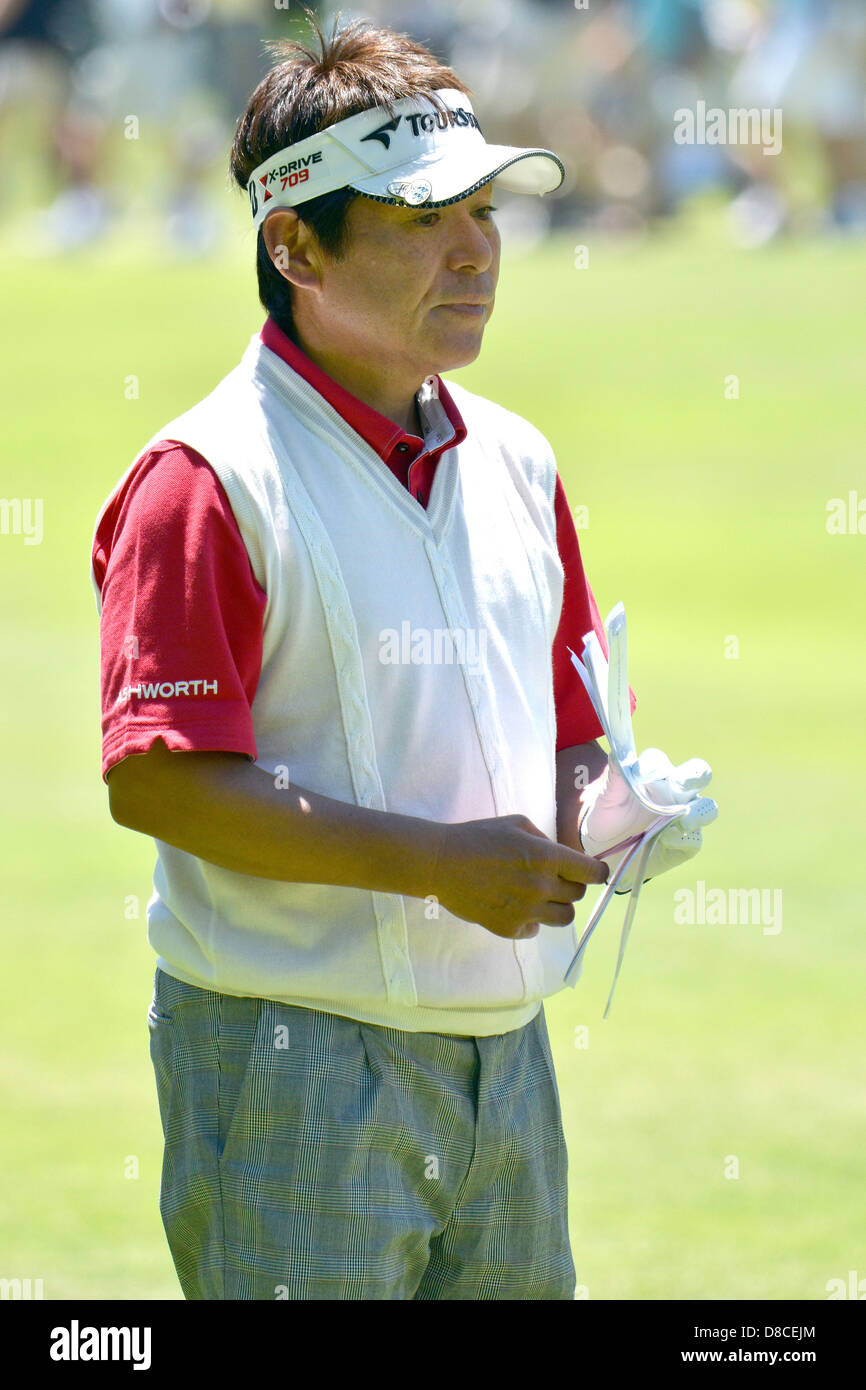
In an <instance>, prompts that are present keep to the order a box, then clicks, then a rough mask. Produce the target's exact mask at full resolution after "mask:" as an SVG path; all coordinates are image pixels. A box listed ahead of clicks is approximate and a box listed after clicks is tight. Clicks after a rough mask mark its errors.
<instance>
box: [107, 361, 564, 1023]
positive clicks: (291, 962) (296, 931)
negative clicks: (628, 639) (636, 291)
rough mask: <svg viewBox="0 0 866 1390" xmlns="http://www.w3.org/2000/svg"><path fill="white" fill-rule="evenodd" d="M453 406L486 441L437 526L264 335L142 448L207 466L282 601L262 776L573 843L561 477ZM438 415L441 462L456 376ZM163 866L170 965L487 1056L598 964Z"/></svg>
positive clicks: (267, 680) (494, 408)
mask: <svg viewBox="0 0 866 1390" xmlns="http://www.w3.org/2000/svg"><path fill="white" fill-rule="evenodd" d="M448 389H449V391H450V392H451V393H452V394H453V397H454V400H455V402H456V404H457V406H458V408H459V410H460V412H461V414H462V415H463V418H464V421H465V423H466V427H467V438H466V440H465V442H464V443H463V444H461V445H460V446H459V447H458V448H454V449H450V450H448V451H446V452H445V453H443V454H442V455H441V457H440V460H439V463H438V465H437V469H436V474H435V479H434V483H433V487H432V491H431V495H430V499H429V504H428V507H427V509H426V510H425V509H424V508H423V507H422V506H421V505H420V503H418V502H417V501H416V500H415V498H413V497H412V496H411V494H410V493H409V492H408V491H407V489H406V488H404V487H403V486H402V485H401V484H400V483H399V482H398V480H397V479H396V478H395V477H394V476H393V474H392V473H391V471H390V469H389V468H388V467H387V465H386V464H385V463H384V462H383V461H382V459H381V458H380V457H379V456H378V455H377V454H376V452H375V451H374V450H373V449H372V448H371V447H370V446H369V445H368V444H366V443H365V442H364V440H362V439H361V437H360V436H359V435H358V434H357V433H356V432H355V431H354V430H353V429H352V428H351V427H350V426H349V425H348V424H346V422H345V421H344V420H343V419H342V418H341V417H340V415H339V414H338V413H337V412H336V411H335V410H334V409H333V408H332V407H331V406H330V405H328V403H327V402H326V401H325V400H324V399H323V398H322V397H321V396H320V395H319V393H318V392H317V391H316V390H315V389H314V388H313V387H312V386H309V385H308V384H307V383H306V382H305V381H304V380H303V378H301V377H300V376H298V374H297V373H296V372H294V371H293V370H292V369H291V368H290V367H289V366H288V365H287V364H286V363H285V362H283V360H282V359H281V358H280V357H278V356H277V355H276V354H275V353H273V352H271V351H270V350H269V349H268V348H266V347H265V346H264V344H263V343H262V342H261V340H260V338H259V337H258V335H254V336H253V338H252V339H251V340H250V343H249V346H248V347H247V349H246V351H245V352H244V354H243V357H242V359H241V361H240V363H239V364H238V366H237V367H235V368H234V370H233V371H231V372H229V373H228V375H227V376H226V377H224V378H223V380H222V381H221V382H220V383H219V384H218V385H217V386H216V388H215V389H214V390H213V391H212V392H211V393H210V395H208V396H206V397H205V398H204V399H203V400H202V401H200V402H199V403H198V404H197V405H194V406H193V407H192V408H191V409H190V410H188V411H186V412H185V413H184V414H182V415H180V416H178V417H177V418H176V419H175V420H172V421H171V422H170V423H169V424H167V425H164V426H163V427H162V428H161V429H160V430H159V431H158V432H157V433H156V434H154V435H153V436H152V438H151V440H150V441H148V445H145V446H144V449H146V448H148V447H149V445H150V444H153V443H155V442H156V441H157V440H158V439H175V440H178V441H180V442H182V443H185V444H187V445H190V446H191V447H192V448H194V449H196V450H198V451H199V452H200V453H201V454H202V455H203V456H204V457H205V458H206V459H207V460H208V462H209V463H210V465H211V467H212V468H213V469H214V471H215V473H216V475H217V477H218V478H219V479H220V482H221V483H222V485H223V487H224V488H225V490H226V493H227V494H228V498H229V501H230V503H231V506H232V509H233V512H234V515H235V517H236V519H237V523H238V526H239V528H240V532H241V535H242V537H243V540H244V543H245V545H246V547H247V550H248V552H249V556H250V561H251V564H252V568H253V572H254V574H255V576H256V579H257V580H258V582H259V584H260V585H261V586H262V588H263V589H264V591H265V593H266V595H267V606H266V608H265V613H264V645H263V654H262V670H261V678H260V681H259V684H258V688H257V691H256V695H255V699H254V701H253V705H252V718H253V725H254V731H255V738H256V746H257V751H258V757H257V759H256V764H257V766H259V767H261V768H264V769H266V770H267V771H268V772H269V773H271V774H273V775H274V776H275V777H280V776H281V777H282V778H283V781H285V779H286V777H288V779H289V780H290V781H291V783H293V784H298V785H300V786H302V787H309V788H310V789H311V790H313V791H316V792H319V793H321V794H323V795H325V796H330V797H334V798H336V799H337V800H340V801H346V802H352V803H354V804H356V805H359V806H368V807H375V808H376V809H379V810H383V811H394V812H399V813H402V814H405V815H411V816H420V817H424V818H426V819H430V820H436V821H448V822H454V821H466V820H474V819H480V818H484V817H489V816H504V815H509V814H511V813H517V812H521V813H523V814H525V815H527V816H529V817H530V819H531V820H532V821H533V822H534V823H535V824H536V825H537V826H538V827H539V829H541V830H542V831H544V833H545V834H546V835H549V836H550V837H551V838H552V839H555V838H556V786H555V770H556V769H555V749H556V717H555V710H554V701H553V663H552V647H553V641H554V637H555V635H556V629H557V626H558V623H559V616H560V609H561V605H562V592H563V570H562V565H561V562H560V559H559V554H558V551H557V544H556V523H555V514H554V489H555V485H556V463H555V460H554V457H553V454H552V451H551V448H550V445H549V444H548V442H547V440H546V439H545V438H544V436H543V435H541V434H540V433H539V432H538V430H536V429H535V428H534V427H533V426H532V425H530V424H529V423H528V422H527V421H526V420H523V419H521V418H520V416H517V415H514V414H512V413H511V412H510V411H507V410H504V409H503V408H502V407H500V406H498V405H495V404H493V403H492V402H490V401H487V400H484V399H483V398H482V397H480V396H476V395H474V394H472V393H470V392H469V391H466V390H465V389H464V388H462V387H460V386H457V385H453V384H452V383H451V382H450V381H449V382H448ZM419 408H420V409H421V411H422V414H423V417H424V420H425V429H426V431H427V438H428V443H429V442H430V440H431V437H433V438H435V436H436V433H437V430H438V432H439V433H440V437H447V432H448V422H447V418H446V417H445V413H444V410H443V407H442V406H441V405H440V403H439V401H438V398H437V396H436V382H435V378H431V379H429V381H428V382H427V383H425V386H424V387H423V388H422V390H421V393H420V394H419ZM144 449H143V450H142V451H141V452H140V453H139V455H138V456H137V459H138V458H140V457H141V453H143V452H144ZM137 459H136V460H134V462H133V465H130V467H133V466H134V463H135V462H137ZM124 476H126V475H124ZM122 481H123V479H121V482H120V483H118V484H117V487H120V485H121V483H122ZM116 490H117V488H115V491H116ZM112 496H113V493H112ZM108 500H110V499H107V501H106V503H105V504H104V505H105V506H107V504H108ZM103 510H104V508H103ZM97 524H98V523H97ZM94 587H96V584H95V579H94ZM97 606H98V607H99V606H100V600H99V593H98V590H97ZM156 846H157V852H158V859H157V864H156V869H155V873H154V894H153V896H152V898H151V900H150V902H149V904H148V910H147V921H148V940H149V941H150V944H151V945H152V946H153V948H154V949H155V951H156V952H157V956H158V964H159V965H160V967H161V968H162V969H163V970H165V971H167V972H168V973H169V974H171V975H174V976H177V977H178V978H179V979H181V980H185V981H186V982H188V983H190V984H194V985H199V986H201V987H203V988H205V989H213V990H218V991H220V992H222V993H225V994H230V995H254V996H260V997H264V998H269V999H276V1000H280V1001H283V1002H285V1003H288V1004H296V1005H301V1006H304V1007H307V1008H315V1009H321V1010H326V1011H328V1012H331V1013H338V1014H343V1015H347V1016H349V1017H351V1018H356V1019H359V1020H361V1021H362V1022H368V1023H374V1024H379V1025H384V1026H390V1027H393V1028H401V1029H408V1030H411V1031H420V1032H438V1033H456V1034H460V1035H463V1036H473V1035H478V1036H487V1035H490V1034H494V1033H504V1032H508V1031H510V1030H512V1029H515V1028H519V1027H522V1026H523V1025H524V1024H526V1023H527V1022H529V1021H530V1019H532V1018H533V1017H534V1016H535V1014H536V1013H537V1012H538V1009H539V1007H540V1001H541V1000H542V998H544V997H546V996H548V995H551V994H555V993H557V992H558V991H559V990H560V989H562V988H564V985H563V975H564V973H565V970H566V968H567V966H568V963H569V961H570V960H571V958H572V956H573V954H574V952H575V950H576V948H577V932H576V924H573V925H572V926H570V927H566V928H561V927H548V926H542V927H541V928H540V930H539V933H538V935H537V936H536V937H534V938H532V939H529V940H525V941H510V940H505V939H504V938H500V937H497V936H494V935H493V933H492V932H489V931H487V930H486V929H485V928H484V927H481V926H479V925H478V924H477V923H473V922H466V921H463V920H462V919H461V918H458V917H455V916H453V915H452V914H451V913H449V912H448V911H446V910H445V908H444V907H442V906H440V905H439V904H437V903H435V902H433V901H428V900H425V899H422V898H409V897H404V896H401V895H399V894H391V893H384V892H369V891H367V890H365V889H359V888H345V887H332V886H328V885H323V884H313V883H286V882H278V881H276V880H270V879H262V878H258V877H253V876H250V875H246V874H241V873H235V872H232V871H230V870H227V869H222V868H218V867H217V866H216V865H213V864H210V863H208V862H207V861H205V860H203V859H199V858H197V857H195V856H193V855H191V854H187V853H186V852H184V851H182V850H179V849H176V848H174V847H173V846H171V845H168V844H165V843H163V842H162V841H160V840H157V841H156Z"/></svg>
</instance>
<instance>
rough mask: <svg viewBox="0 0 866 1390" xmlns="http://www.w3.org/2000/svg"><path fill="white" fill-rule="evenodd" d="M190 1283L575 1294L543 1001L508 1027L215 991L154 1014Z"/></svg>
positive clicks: (320, 1290)
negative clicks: (341, 1010) (396, 1021)
mask: <svg viewBox="0 0 866 1390" xmlns="http://www.w3.org/2000/svg"><path fill="white" fill-rule="evenodd" d="M148 1028H149V1032H150V1053H151V1059H152V1061H153V1066H154V1071H155V1074H156V1083H157V1093H158V1097H159V1107H160V1117H161V1120H162V1128H163V1134H164V1136H165V1153H164V1161H163V1169H162V1183H161V1189H160V1212H161V1214H162V1219H163V1223H164V1226H165V1231H166V1235H167V1238H168V1244H169V1248H170V1250H171V1255H172V1259H173V1260H174V1265H175V1269H176V1270H177V1275H178V1279H179V1280H180V1285H181V1289H182V1290H183V1293H184V1296H185V1297H186V1298H187V1299H275V1300H279V1299H292V1300H297V1299H415V1298H417V1299H435V1298H446V1299H466V1300H468V1299H471V1300H480V1299H573V1298H574V1293H575V1287H576V1281H575V1270H574V1265H573V1262H572V1257H571V1250H570V1247H569V1240H568V1212H567V1206H568V1180H567V1170H568V1158H567V1153H566V1147H565V1138H564V1135H563V1130H562V1121H561V1114H560V1106H559V1091H558V1087H557V1083H556V1077H555V1074H554V1069H553V1060H552V1057H551V1053H550V1043H549V1039H548V1035H547V1025H546V1020H545V1017H544V1008H543V1006H542V1007H541V1008H540V1009H539V1012H538V1013H537V1014H536V1016H535V1018H534V1019H532V1020H531V1022H529V1023H527V1024H526V1025H525V1026H524V1027H523V1028H518V1029H515V1030H514V1031H513V1032H510V1033H503V1034H497V1035H494V1036H492V1037H480V1038H472V1037H461V1036H458V1035H456V1034H444V1033H413V1032H406V1031H403V1030H400V1029H396V1028H383V1027H380V1026H378V1025H376V1024H371V1023H360V1022H358V1021H357V1020H356V1019H352V1018H346V1017H343V1016H342V1015H340V1014H332V1013H325V1012H323V1011H319V1010H316V1009H308V1008H300V1007H296V1006H294V1005H288V1004H280V1003H278V1002H276V1001H274V1000H269V999H259V998H236V997H233V996H231V995H227V994H220V993H217V992H215V991H213V990H207V989H199V988H198V987H197V986H195V985H188V984H184V983H183V982H182V981H180V980H177V979H175V978H174V977H173V976H171V975H167V974H166V973H165V972H163V971H162V970H160V969H157V971H156V976H155V980H154V993H153V1002H152V1004H151V1006H150V1010H149V1012H148Z"/></svg>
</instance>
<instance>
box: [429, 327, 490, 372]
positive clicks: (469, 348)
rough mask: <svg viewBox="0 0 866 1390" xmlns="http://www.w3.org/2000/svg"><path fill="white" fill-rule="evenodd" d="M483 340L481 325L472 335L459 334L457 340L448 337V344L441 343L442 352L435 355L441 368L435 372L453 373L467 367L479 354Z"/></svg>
mask: <svg viewBox="0 0 866 1390" xmlns="http://www.w3.org/2000/svg"><path fill="white" fill-rule="evenodd" d="M483 339H484V325H483V324H482V325H481V326H480V327H479V328H478V329H476V331H475V332H474V333H471V334H469V333H466V334H461V335H460V337H459V339H455V337H454V336H450V337H449V341H448V343H447V344H445V343H443V345H442V351H441V352H440V353H437V357H438V358H440V359H441V361H442V365H441V367H437V369H436V370H437V372H439V373H442V372H453V371H456V369H457V368H458V367H468V366H469V363H470V362H474V361H475V359H476V357H477V356H478V354H479V353H480V351H481V344H482V341H483Z"/></svg>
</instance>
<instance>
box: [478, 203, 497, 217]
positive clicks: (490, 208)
mask: <svg viewBox="0 0 866 1390" xmlns="http://www.w3.org/2000/svg"><path fill="white" fill-rule="evenodd" d="M477 211H478V212H479V213H482V214H483V215H484V218H485V221H486V220H487V219H488V218H489V217H490V214H491V213H492V212H495V211H496V208H495V206H494V205H493V203H485V204H484V206H483V207H480V208H478V209H477Z"/></svg>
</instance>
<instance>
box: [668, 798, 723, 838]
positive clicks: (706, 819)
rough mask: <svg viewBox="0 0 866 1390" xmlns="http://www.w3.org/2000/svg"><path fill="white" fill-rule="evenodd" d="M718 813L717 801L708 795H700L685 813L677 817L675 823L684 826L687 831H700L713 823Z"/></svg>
mask: <svg viewBox="0 0 866 1390" xmlns="http://www.w3.org/2000/svg"><path fill="white" fill-rule="evenodd" d="M718 814H719V808H718V806H717V805H716V803H715V801H712V800H711V799H710V798H709V797H708V796H699V797H698V798H697V800H696V801H693V802H692V804H691V805H690V806H689V809H688V810H687V811H686V812H685V813H684V814H683V815H681V816H678V817H677V820H676V822H675V824H676V825H679V826H682V829H683V830H684V831H686V832H689V831H693V830H697V831H700V830H701V829H702V828H703V827H704V826H705V825H710V824H712V822H713V821H714V820H715V819H716V817H717V816H718Z"/></svg>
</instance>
